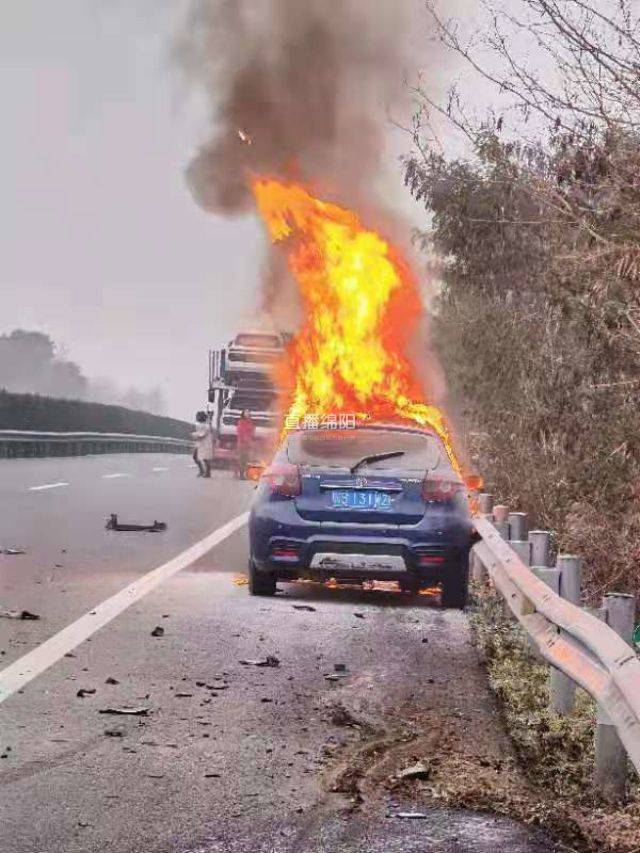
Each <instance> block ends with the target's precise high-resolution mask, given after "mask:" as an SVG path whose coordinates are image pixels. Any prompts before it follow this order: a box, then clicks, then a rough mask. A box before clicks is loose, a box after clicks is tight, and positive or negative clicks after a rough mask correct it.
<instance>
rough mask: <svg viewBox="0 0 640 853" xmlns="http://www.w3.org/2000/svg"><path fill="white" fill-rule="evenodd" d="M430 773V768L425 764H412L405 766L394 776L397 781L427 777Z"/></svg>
mask: <svg viewBox="0 0 640 853" xmlns="http://www.w3.org/2000/svg"><path fill="white" fill-rule="evenodd" d="M430 773H431V768H430V767H429V766H428V765H427V764H422V763H421V762H419V763H418V764H412V765H411V767H405V769H404V770H401V771H400V772H399V773H397V774H396V776H395V778H396V779H398V780H399V781H401V780H403V779H428V778H429V775H430Z"/></svg>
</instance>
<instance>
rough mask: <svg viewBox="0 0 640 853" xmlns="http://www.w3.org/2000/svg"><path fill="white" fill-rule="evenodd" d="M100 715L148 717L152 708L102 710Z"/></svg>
mask: <svg viewBox="0 0 640 853" xmlns="http://www.w3.org/2000/svg"><path fill="white" fill-rule="evenodd" d="M99 713H100V714H120V715H122V716H126V717H147V716H149V714H150V713H151V709H150V708H100V711H99Z"/></svg>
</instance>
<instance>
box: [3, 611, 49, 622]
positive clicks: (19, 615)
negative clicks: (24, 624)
mask: <svg viewBox="0 0 640 853" xmlns="http://www.w3.org/2000/svg"><path fill="white" fill-rule="evenodd" d="M0 617H1V618H3V619H22V620H23V621H27V620H31V621H34V620H36V619H39V618H40V617H39V616H38V614H37V613H30V612H29V611H28V610H2V611H0Z"/></svg>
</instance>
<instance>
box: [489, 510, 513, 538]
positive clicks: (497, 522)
mask: <svg viewBox="0 0 640 853" xmlns="http://www.w3.org/2000/svg"><path fill="white" fill-rule="evenodd" d="M493 526H494V527H495V529H496V530H497V531H498V533H499V534H500V536H501V537H502V538H503V539H504V540H505V542H508V540H509V533H510V532H511V531H510V528H509V507H508V506H505V505H504V504H497V505H496V506H494V508H493Z"/></svg>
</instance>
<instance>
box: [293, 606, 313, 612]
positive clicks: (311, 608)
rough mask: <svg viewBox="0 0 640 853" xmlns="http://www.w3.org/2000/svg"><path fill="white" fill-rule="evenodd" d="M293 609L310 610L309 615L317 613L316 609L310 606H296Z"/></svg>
mask: <svg viewBox="0 0 640 853" xmlns="http://www.w3.org/2000/svg"><path fill="white" fill-rule="evenodd" d="M293 609H294V610H308V611H309V613H315V612H316V609H315V607H312V606H311V605H310V604H294V605H293Z"/></svg>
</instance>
